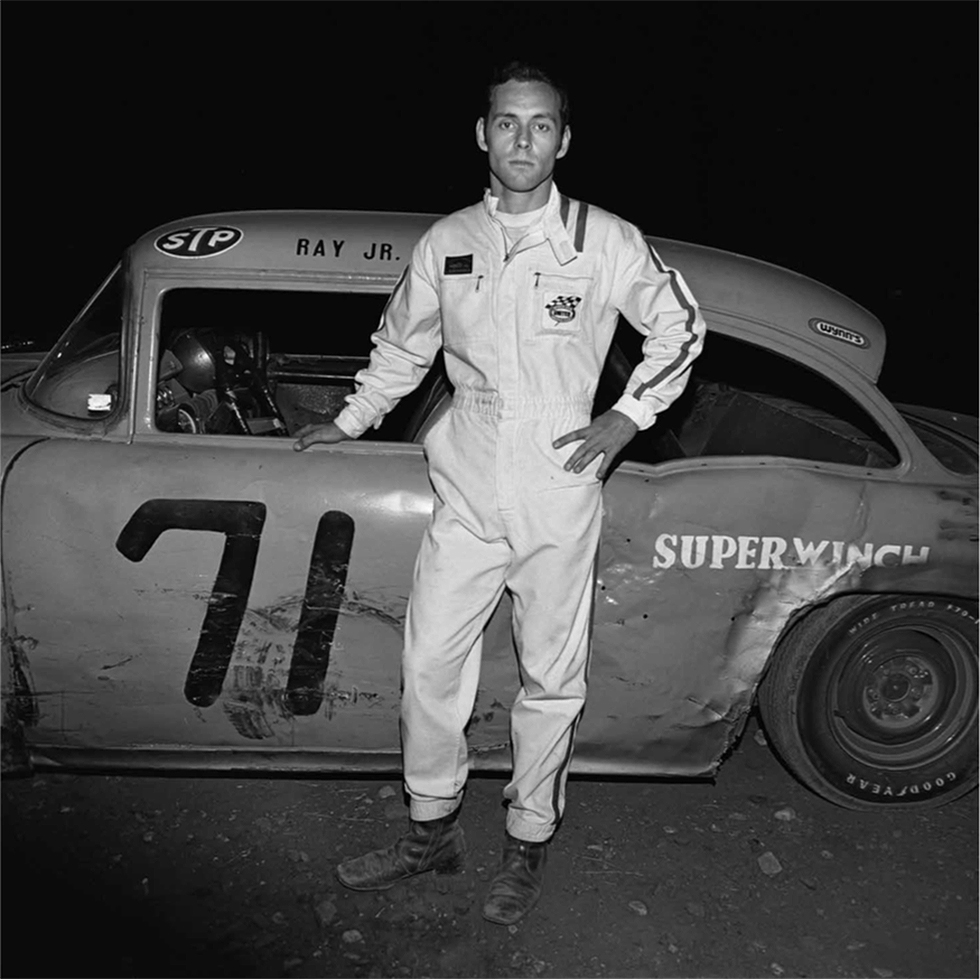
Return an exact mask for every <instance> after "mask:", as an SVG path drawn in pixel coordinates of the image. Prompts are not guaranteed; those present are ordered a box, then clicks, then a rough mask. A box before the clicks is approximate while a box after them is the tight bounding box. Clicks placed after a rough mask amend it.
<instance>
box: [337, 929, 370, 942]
mask: <svg viewBox="0 0 980 979" xmlns="http://www.w3.org/2000/svg"><path fill="white" fill-rule="evenodd" d="M340 937H341V938H342V939H343V940H344V941H345V942H346V943H347V944H348V945H355V944H356V943H357V942H363V941H364V936H363V935H362V934H361V933H360V932H359V931H358V930H357V929H356V928H351V929H350V930H349V931H345V932H344V933H343V935H341V936H340Z"/></svg>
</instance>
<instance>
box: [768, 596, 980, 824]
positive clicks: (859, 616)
mask: <svg viewBox="0 0 980 979" xmlns="http://www.w3.org/2000/svg"><path fill="white" fill-rule="evenodd" d="M759 708H760V711H761V713H762V720H763V724H764V725H765V730H766V733H767V734H768V736H769V739H770V741H771V742H772V743H773V745H774V747H775V748H776V751H777V754H779V756H780V758H781V759H782V761H783V762H784V763H785V764H786V766H787V767H788V768H789V769H790V770H791V771H792V772H793V774H794V775H796V776H797V778H799V779H800V781H802V782H803V783H804V784H805V785H807V786H809V787H810V788H811V789H813V790H814V791H815V792H817V793H818V794H819V795H822V796H823V797H824V798H826V799H829V800H830V801H831V802H834V803H837V804H838V805H840V806H844V807H846V808H848V809H864V810H881V809H910V808H928V807H933V806H940V805H943V804H945V803H947V802H951V801H952V800H953V799H957V798H959V797H960V796H962V795H964V794H965V793H967V792H969V791H970V789H972V788H973V787H974V786H975V785H976V784H977V733H976V723H977V607H976V604H971V603H967V602H960V601H956V600H949V599H945V598H938V597H929V596H912V597H910V596H898V595H872V596H868V595H854V596H847V597H845V598H841V599H838V600H836V601H835V602H833V603H832V604H831V605H828V606H827V607H825V608H822V609H818V610H816V611H814V612H811V613H810V614H809V615H807V616H806V618H804V619H803V620H802V621H801V622H800V623H798V624H797V625H796V626H795V627H794V628H793V629H792V630H791V631H790V632H789V634H788V635H787V636H786V638H785V640H784V641H783V642H781V643H780V646H779V648H778V649H777V650H776V652H775V654H774V661H773V664H772V667H771V668H770V671H769V673H768V674H767V676H766V677H765V679H764V680H763V683H762V687H761V688H760V691H759Z"/></svg>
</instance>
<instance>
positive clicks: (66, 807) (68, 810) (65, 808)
mask: <svg viewBox="0 0 980 979" xmlns="http://www.w3.org/2000/svg"><path fill="white" fill-rule="evenodd" d="M60 811H61V812H74V811H75V810H74V809H72V807H71V806H62V807H61V810H60Z"/></svg>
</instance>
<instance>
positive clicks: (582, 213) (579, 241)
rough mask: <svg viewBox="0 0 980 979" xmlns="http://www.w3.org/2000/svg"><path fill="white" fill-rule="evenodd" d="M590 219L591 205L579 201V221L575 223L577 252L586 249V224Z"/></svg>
mask: <svg viewBox="0 0 980 979" xmlns="http://www.w3.org/2000/svg"><path fill="white" fill-rule="evenodd" d="M588 217H589V205H588V204H585V203H583V202H582V201H579V205H578V220H577V221H576V222H575V251H577V252H580V251H582V249H583V248H584V247H585V222H586V221H587V220H588Z"/></svg>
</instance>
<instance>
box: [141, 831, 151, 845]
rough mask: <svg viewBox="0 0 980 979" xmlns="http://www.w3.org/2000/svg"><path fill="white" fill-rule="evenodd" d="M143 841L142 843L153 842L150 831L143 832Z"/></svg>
mask: <svg viewBox="0 0 980 979" xmlns="http://www.w3.org/2000/svg"><path fill="white" fill-rule="evenodd" d="M143 842H144V843H152V842H153V834H152V833H144V834H143Z"/></svg>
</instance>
